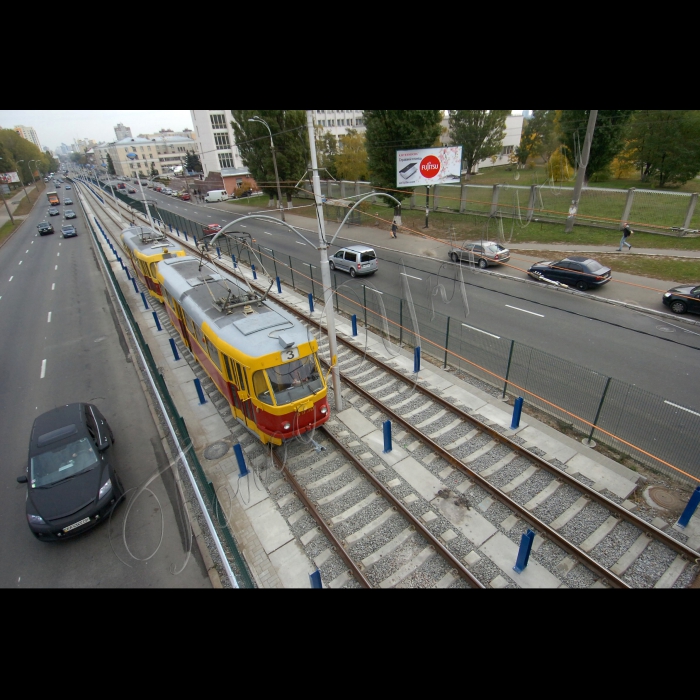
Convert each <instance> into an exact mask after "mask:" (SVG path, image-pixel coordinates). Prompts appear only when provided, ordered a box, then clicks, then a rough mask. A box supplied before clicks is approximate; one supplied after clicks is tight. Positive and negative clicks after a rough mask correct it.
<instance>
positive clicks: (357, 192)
mask: <svg viewBox="0 0 700 700" xmlns="http://www.w3.org/2000/svg"><path fill="white" fill-rule="evenodd" d="M355 195H356V196H357V197H359V196H360V181H359V180H355Z"/></svg>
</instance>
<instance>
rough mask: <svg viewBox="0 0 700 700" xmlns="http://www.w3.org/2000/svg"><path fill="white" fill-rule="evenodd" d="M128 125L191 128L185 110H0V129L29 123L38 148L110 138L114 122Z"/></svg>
mask: <svg viewBox="0 0 700 700" xmlns="http://www.w3.org/2000/svg"><path fill="white" fill-rule="evenodd" d="M120 122H121V123H122V124H124V126H130V127H131V133H132V134H133V135H134V136H136V135H137V134H154V133H156V132H157V131H160V130H161V129H172V130H173V131H182V130H183V129H185V128H187V129H192V128H193V126H192V118H191V117H190V110H189V109H151V110H145V109H122V110H117V109H101V110H89V109H76V110H66V109H59V110H42V109H0V128H3V129H12V128H14V127H15V126H33V127H34V130H35V131H36V134H37V136H38V137H39V142H40V143H41V146H42V148H43V147H44V146H48V147H49V148H50V149H51V150H54V149H55V148H56V147H57V146H60V145H61V144H62V143H65V144H66V145H68V146H70V144H71V143H73V140H74V139H95V141H98V142H99V141H114V139H115V138H116V137H115V135H114V127H115V126H116V125H117V124H118V123H120Z"/></svg>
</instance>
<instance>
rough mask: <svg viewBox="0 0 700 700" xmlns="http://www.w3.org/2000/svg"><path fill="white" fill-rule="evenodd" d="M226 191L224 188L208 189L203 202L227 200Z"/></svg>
mask: <svg viewBox="0 0 700 700" xmlns="http://www.w3.org/2000/svg"><path fill="white" fill-rule="evenodd" d="M228 198H229V197H228V193H227V192H226V190H209V192H207V196H206V197H205V198H204V201H205V202H223V201H225V200H227V199H228Z"/></svg>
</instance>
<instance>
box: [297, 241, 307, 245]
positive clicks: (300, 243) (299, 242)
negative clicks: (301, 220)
mask: <svg viewBox="0 0 700 700" xmlns="http://www.w3.org/2000/svg"><path fill="white" fill-rule="evenodd" d="M294 242H295V243H298V244H299V245H306V243H302V242H301V241H294Z"/></svg>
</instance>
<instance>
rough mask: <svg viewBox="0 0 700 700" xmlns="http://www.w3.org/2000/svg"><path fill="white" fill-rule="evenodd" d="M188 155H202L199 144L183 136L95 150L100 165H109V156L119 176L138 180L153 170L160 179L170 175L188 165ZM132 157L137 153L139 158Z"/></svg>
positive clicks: (137, 140) (130, 141)
mask: <svg viewBox="0 0 700 700" xmlns="http://www.w3.org/2000/svg"><path fill="white" fill-rule="evenodd" d="M188 151H190V152H193V151H194V152H195V153H196V154H198V155H199V144H198V143H197V142H196V141H194V140H193V139H190V138H187V137H183V136H161V137H160V138H151V139H144V138H140V137H138V136H137V137H135V138H126V139H121V141H115V142H114V143H108V144H103V145H100V146H96V147H95V154H96V156H97V162H98V163H100V164H101V163H104V162H107V154H108V153H109V155H110V157H111V158H112V163H114V169H115V170H116V172H117V175H120V176H122V177H136V176H138V174H139V171H140V172H141V173H142V174H143V175H146V176H147V175H150V173H151V172H152V171H153V170H155V171H156V172H157V173H158V174H159V175H160V174H162V173H164V172H169V171H170V169H171V168H175V167H177V166H179V165H182V164H183V163H184V162H185V158H186V156H187V152H188ZM128 153H135V154H136V158H134V159H133V160H132V159H129V157H128V156H127V154H128Z"/></svg>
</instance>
